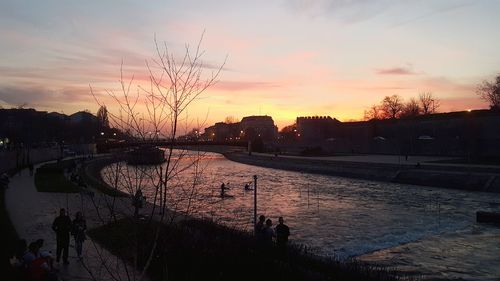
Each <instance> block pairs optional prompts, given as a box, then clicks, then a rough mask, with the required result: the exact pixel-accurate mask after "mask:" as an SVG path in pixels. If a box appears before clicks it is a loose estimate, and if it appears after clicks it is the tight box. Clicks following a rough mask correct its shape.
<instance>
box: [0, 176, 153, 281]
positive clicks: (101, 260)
mask: <svg viewBox="0 0 500 281" xmlns="http://www.w3.org/2000/svg"><path fill="white" fill-rule="evenodd" d="M10 180H11V181H10V184H9V188H8V189H7V190H6V195H5V196H6V200H5V201H6V207H7V211H8V212H9V216H10V218H11V221H12V223H13V224H14V227H15V229H16V231H17V233H18V235H19V237H20V238H21V239H26V241H27V243H28V244H29V243H30V242H32V241H35V240H37V239H39V238H42V239H44V240H45V243H44V246H43V248H42V250H48V251H51V252H52V253H53V256H55V253H56V236H55V232H54V231H52V228H51V226H52V222H53V220H54V219H55V218H56V217H57V216H58V214H59V209H60V208H65V209H67V210H68V213H69V215H70V217H71V218H72V219H73V218H74V216H75V214H76V212H77V211H82V212H83V213H84V215H85V218H86V220H87V227H88V228H93V227H96V226H99V225H102V224H103V223H105V222H106V220H109V218H110V216H109V208H108V207H107V205H109V204H115V205H116V208H114V209H115V210H117V211H119V210H121V211H122V212H124V211H129V210H130V209H131V205H130V199H129V198H115V199H114V200H113V198H110V197H108V196H106V195H103V194H102V193H99V192H97V191H95V190H92V189H91V188H89V190H88V192H81V193H49V192H38V191H37V190H36V187H35V183H34V176H30V174H29V171H28V169H24V170H22V171H20V172H19V173H18V174H16V175H14V176H13V177H11V179H10ZM92 193H93V194H95V195H94V196H90V194H92ZM69 262H70V263H69V265H63V263H62V262H61V263H60V264H58V263H54V265H55V267H56V268H57V269H58V270H59V276H60V278H61V279H62V280H114V281H120V280H127V281H130V280H138V276H139V273H138V272H137V271H136V270H134V269H133V268H132V266H131V265H129V264H126V263H124V262H123V261H122V260H120V259H119V258H118V257H116V256H114V255H112V254H111V253H109V252H108V251H106V250H105V249H103V248H102V247H100V246H99V245H98V244H97V243H95V242H94V241H92V240H91V239H90V237H87V240H86V241H85V243H84V245H83V260H81V261H80V260H78V258H77V255H76V251H75V249H74V241H73V239H71V242H70V249H69ZM127 273H128V274H127ZM127 275H128V276H127ZM129 277H130V278H129ZM142 280H147V278H143V279H142Z"/></svg>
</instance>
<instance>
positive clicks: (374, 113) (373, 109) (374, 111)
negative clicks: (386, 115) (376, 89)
mask: <svg viewBox="0 0 500 281" xmlns="http://www.w3.org/2000/svg"><path fill="white" fill-rule="evenodd" d="M381 115H382V114H381V112H380V106H378V105H376V104H374V105H372V106H370V108H369V109H366V110H365V112H364V114H363V119H364V120H366V121H368V120H373V119H375V120H377V119H381V117H382V116H381Z"/></svg>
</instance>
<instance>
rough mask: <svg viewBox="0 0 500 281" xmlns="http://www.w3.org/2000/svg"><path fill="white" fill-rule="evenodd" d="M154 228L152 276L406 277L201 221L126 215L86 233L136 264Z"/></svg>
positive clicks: (145, 253)
mask: <svg viewBox="0 0 500 281" xmlns="http://www.w3.org/2000/svg"><path fill="white" fill-rule="evenodd" d="M158 227H159V228H160V231H161V232H160V235H159V237H161V239H159V240H158V244H157V245H156V251H155V256H154V258H153V260H152V261H151V266H150V267H149V269H148V274H149V275H150V276H151V277H152V279H154V280H164V279H167V278H168V279H170V280H367V281H368V280H395V281H396V280H412V279H411V278H408V277H405V276H398V275H397V273H396V272H395V271H392V270H389V269H388V268H389V267H379V266H373V265H369V264H367V263H363V262H358V261H355V260H342V261H341V260H337V259H332V258H322V257H318V256H315V255H314V254H311V253H309V252H308V250H307V248H306V247H303V246H300V245H289V247H287V250H286V251H282V250H280V249H278V248H277V247H275V246H273V245H263V244H261V242H259V241H258V240H256V239H255V238H254V237H253V235H251V234H250V233H248V232H243V231H240V230H237V229H233V228H229V227H226V226H223V225H219V224H216V223H214V222H211V221H206V220H198V219H188V220H182V221H179V222H177V223H170V224H164V225H160V224H158V223H156V222H154V221H152V222H147V221H136V220H133V219H132V218H128V219H123V220H119V221H116V222H113V223H111V224H108V225H105V226H102V227H99V228H96V229H93V230H91V231H89V235H90V236H91V237H92V238H93V239H96V241H98V242H99V243H100V244H102V245H104V246H105V247H106V248H108V249H109V250H110V251H111V252H112V253H114V254H115V255H117V256H120V257H121V258H122V259H124V260H127V261H130V262H134V261H135V262H136V263H137V265H138V266H139V268H142V267H143V266H144V264H145V263H146V259H147V256H148V253H150V251H151V247H152V245H153V243H154V241H155V239H154V233H155V232H156V229H157V228H158ZM110 237H112V239H110ZM139 241H140V242H139Z"/></svg>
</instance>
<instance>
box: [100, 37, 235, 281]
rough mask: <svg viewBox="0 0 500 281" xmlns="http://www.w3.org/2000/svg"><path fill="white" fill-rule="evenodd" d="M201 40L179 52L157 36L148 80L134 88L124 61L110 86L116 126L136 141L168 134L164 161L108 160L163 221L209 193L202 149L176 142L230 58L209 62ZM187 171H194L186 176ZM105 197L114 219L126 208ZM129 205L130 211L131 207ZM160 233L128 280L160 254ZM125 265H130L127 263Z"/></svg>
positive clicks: (113, 173)
mask: <svg viewBox="0 0 500 281" xmlns="http://www.w3.org/2000/svg"><path fill="white" fill-rule="evenodd" d="M202 41H203V35H202V36H201V38H200V40H199V41H198V44H197V45H196V46H195V48H194V49H193V48H191V47H190V46H189V45H185V48H184V54H183V56H182V57H177V56H175V55H174V53H173V52H172V51H171V50H170V49H169V48H168V46H167V44H166V43H164V42H163V43H160V42H158V41H157V40H156V37H155V40H154V43H155V47H156V58H155V59H152V60H150V61H146V70H147V73H148V76H149V78H150V81H149V85H148V86H147V87H145V86H143V85H138V86H137V87H136V90H135V91H133V90H132V85H133V83H134V76H132V77H131V78H130V79H129V80H128V81H126V79H125V78H124V73H123V63H122V70H121V76H120V80H119V82H120V87H119V88H120V90H119V91H118V92H115V91H114V90H105V92H106V93H107V95H108V96H109V98H111V100H112V101H113V107H112V108H113V109H114V110H106V112H107V116H108V118H109V123H110V125H111V126H112V127H114V128H117V129H120V130H122V131H123V132H127V133H128V134H129V135H131V136H132V137H133V138H134V139H135V140H137V141H143V142H145V143H151V141H153V142H154V141H158V140H163V141H166V143H167V147H166V148H165V152H164V153H165V156H164V157H165V160H166V161H165V163H164V164H162V165H156V166H149V167H147V166H146V167H145V166H130V165H127V164H126V163H125V162H123V161H120V160H121V159H123V157H122V153H119V155H116V161H115V162H116V163H115V164H113V165H111V166H108V168H107V169H106V171H105V175H104V177H105V178H106V182H107V183H108V184H110V185H111V186H112V187H113V188H115V189H117V190H120V191H122V192H126V193H127V194H128V196H129V197H130V198H134V196H135V195H136V194H138V192H139V191H141V192H142V191H144V190H149V195H150V196H149V197H148V199H149V201H150V203H151V206H150V208H149V209H148V212H149V217H150V218H151V219H154V220H155V221H157V222H159V223H160V224H163V223H172V222H173V221H174V220H175V219H176V216H178V215H179V214H183V215H189V214H191V213H193V212H194V208H196V207H198V208H203V206H200V205H197V206H195V203H194V201H197V202H198V203H199V204H202V203H200V202H202V200H198V199H199V198H200V196H203V195H204V194H201V193H200V189H199V186H200V177H201V173H202V171H203V169H204V167H203V166H202V165H201V164H200V162H199V160H200V157H201V156H202V154H201V153H200V152H199V151H196V152H190V151H186V150H181V149H177V147H176V136H177V134H178V132H179V131H180V127H181V126H182V120H186V119H187V118H188V116H187V110H186V109H187V108H188V106H189V105H191V104H192V103H193V102H194V101H195V100H196V99H197V98H198V97H199V96H200V95H201V94H202V93H203V92H204V91H205V90H206V89H208V88H209V87H210V86H212V85H214V84H215V83H216V82H217V81H218V77H219V74H220V72H221V71H222V69H223V66H224V64H225V61H224V62H223V63H222V64H221V65H219V66H217V67H215V68H214V67H209V66H208V65H207V64H206V63H204V62H203V61H202V57H203V55H204V54H205V52H204V51H203V50H202V49H201V43H202ZM207 71H209V73H207ZM90 90H91V92H92V94H93V96H94V97H95V98H96V101H97V103H98V104H99V105H100V106H101V108H106V107H105V105H104V103H103V102H102V101H100V100H99V99H98V98H97V95H96V94H95V93H94V91H93V89H92V87H90ZM107 108H108V109H109V108H110V107H107ZM186 124H187V122H186ZM186 131H187V129H186ZM185 174H188V175H189V176H188V177H187V178H186V176H185ZM105 200H107V201H110V202H108V203H107V204H106V205H107V206H108V207H109V210H108V213H109V214H110V216H111V220H116V216H117V213H118V212H120V211H122V212H123V210H117V209H116V206H117V205H116V204H115V198H112V199H109V198H106V199H105ZM124 211H125V212H126V211H129V212H130V211H131V209H130V208H129V209H125V210H124ZM102 221H103V222H106V221H109V220H104V219H103V220H102ZM160 238H161V237H160V227H157V229H156V230H155V232H154V240H153V241H152V242H151V243H152V247H151V250H150V251H149V253H148V255H147V257H146V261H145V264H144V266H143V267H142V268H141V271H140V273H139V275H138V276H133V277H132V278H130V276H129V280H130V279H132V280H141V279H143V277H144V274H145V272H146V270H147V269H148V268H149V266H150V265H151V263H152V261H153V259H154V257H155V251H157V247H158V245H159V240H160ZM137 243H139V242H138V241H137ZM136 261H137V259H136ZM124 266H125V268H126V265H125V264H124ZM136 266H137V264H136ZM127 273H128V271H127Z"/></svg>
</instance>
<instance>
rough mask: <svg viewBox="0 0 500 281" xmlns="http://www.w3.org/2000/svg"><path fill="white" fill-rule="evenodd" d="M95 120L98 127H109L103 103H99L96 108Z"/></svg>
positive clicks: (106, 110) (106, 111)
mask: <svg viewBox="0 0 500 281" xmlns="http://www.w3.org/2000/svg"><path fill="white" fill-rule="evenodd" d="M97 122H99V128H109V119H108V109H107V108H106V106H105V105H101V106H100V107H99V110H97Z"/></svg>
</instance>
